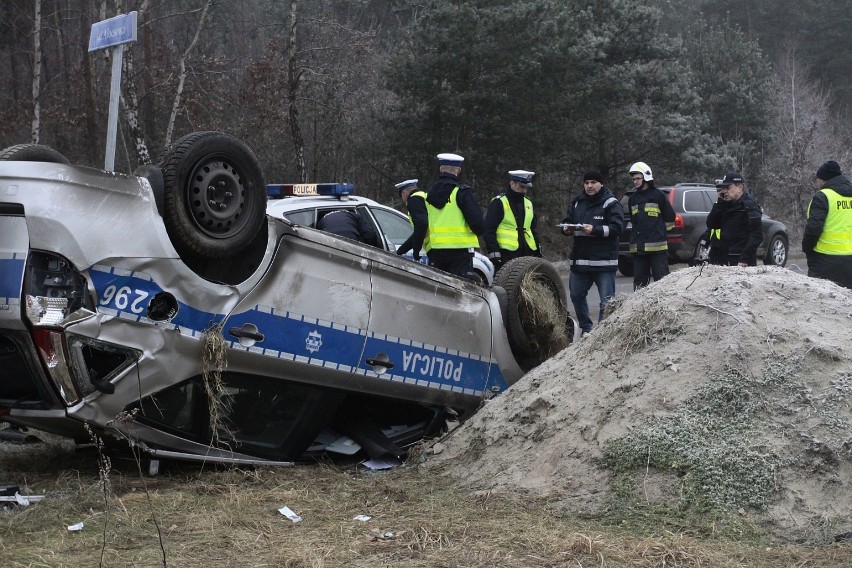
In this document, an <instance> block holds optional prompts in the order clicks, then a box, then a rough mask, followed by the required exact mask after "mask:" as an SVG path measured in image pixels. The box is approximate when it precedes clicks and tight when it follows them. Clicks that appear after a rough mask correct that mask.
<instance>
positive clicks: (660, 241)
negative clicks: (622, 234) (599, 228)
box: [627, 162, 675, 290]
mask: <svg viewBox="0 0 852 568" xmlns="http://www.w3.org/2000/svg"><path fill="white" fill-rule="evenodd" d="M629 171H630V177H631V179H632V180H633V190H634V191H633V193H631V194H630V197H629V198H628V201H627V203H628V211H627V213H628V215H629V219H630V223H631V225H632V228H631V230H630V254H631V256H632V257H633V289H634V290H638V289H639V288H642V287H644V286H647V285H648V283H649V282H650V281H651V275H652V274H653V275H654V282H656V281H657V280H659V279H660V278H662V277H663V276H665V275H666V274H668V273H669V252H668V251H669V243H668V232H669V231H671V230H672V228H673V227H674V220H675V212H674V209H672V206H671V203H669V200H668V199H666V196H665V194H664V193H663V192H662V191H660V190H659V189H657V188H656V187H655V186H654V175H653V173H652V172H651V168H650V167H649V166H648V164H646V163H645V162H636V163H635V164H633V165H632V166H630V170H629Z"/></svg>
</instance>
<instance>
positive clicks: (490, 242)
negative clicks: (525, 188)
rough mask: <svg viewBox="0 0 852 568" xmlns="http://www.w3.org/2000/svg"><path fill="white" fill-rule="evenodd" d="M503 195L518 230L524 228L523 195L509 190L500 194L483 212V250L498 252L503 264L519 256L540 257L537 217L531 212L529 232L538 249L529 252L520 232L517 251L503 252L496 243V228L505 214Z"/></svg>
mask: <svg viewBox="0 0 852 568" xmlns="http://www.w3.org/2000/svg"><path fill="white" fill-rule="evenodd" d="M504 195H505V196H506V198H507V199H508V201H509V208H510V209H511V210H512V213H513V214H514V215H515V223H516V224H517V226H518V227H520V228H522V227H523V226H524V221H525V220H526V219H525V218H524V217H525V213H526V210H525V208H524V198H525V197H526V196H525V195H524V194H523V193H520V192H517V191H512V190H511V189H509V190H508V191H506V192H505V193H501V194H500V195H498V196H496V197H495V198H494V199H492V200H491V203H489V204H488V210H487V211H486V212H485V232H484V233H483V235H482V236H483V239H484V240H485V248H487V249H488V252H489V253H494V252H499V253H500V255H501V256H500V258H501V260H502V261H503V262H508V261H509V260H511V259H513V258H515V257H519V256H541V239H539V238H538V217H537V216H536V215H535V212H533V217H532V220H531V221H530V232H532V235H533V239H535V244H536V246H537V247H538V248H537V249H536V250H530V247H529V245H528V244H527V240H526V239H525V238H524V237H523V235H522V234H521V233H520V232H519V233H518V250H505V249H501V248H500V245H499V243H498V242H497V227H498V226H499V225H500V223H501V222H502V221H503V214H504V213H505V211H504V209H503V201H502V200H501V199H500V198H501V197H503V196H504Z"/></svg>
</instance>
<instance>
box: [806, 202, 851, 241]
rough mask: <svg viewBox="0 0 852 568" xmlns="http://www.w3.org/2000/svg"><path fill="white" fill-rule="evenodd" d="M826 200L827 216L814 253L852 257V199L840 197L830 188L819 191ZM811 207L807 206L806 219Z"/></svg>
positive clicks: (809, 214)
mask: <svg viewBox="0 0 852 568" xmlns="http://www.w3.org/2000/svg"><path fill="white" fill-rule="evenodd" d="M820 191H821V192H823V193H824V194H825V196H826V198H827V199H828V214H827V215H826V216H825V224H824V225H823V227H822V234H821V235H820V236H819V240H818V241H817V244H816V246H815V247H814V251H816V252H819V253H822V254H833V255H852V197H846V196H844V195H840V194H839V193H837V192H836V191H834V190H833V189H831V188H830V187H824V188H822V189H821V190H820ZM810 216H811V206H810V205H808V217H810Z"/></svg>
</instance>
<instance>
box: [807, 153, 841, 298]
mask: <svg viewBox="0 0 852 568" xmlns="http://www.w3.org/2000/svg"><path fill="white" fill-rule="evenodd" d="M816 183H817V189H818V191H817V192H816V194H815V195H814V196H813V198H811V202H810V203H809V204H808V223H807V225H805V233H804V235H803V236H802V251H803V252H804V253H805V256H807V258H808V276H812V277H814V278H825V279H827V280H831V281H832V282H835V283H837V284H840V285H841V286H845V287H846V288H850V289H852V183H850V181H849V178H848V177H846V176H845V175H843V171H842V170H841V169H840V164H838V163H837V162H835V161H834V160H829V161H827V162H826V163H824V164H823V165H822V166H820V168H819V169H818V170H817V173H816Z"/></svg>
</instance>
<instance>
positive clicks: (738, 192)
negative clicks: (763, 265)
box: [707, 172, 763, 266]
mask: <svg viewBox="0 0 852 568" xmlns="http://www.w3.org/2000/svg"><path fill="white" fill-rule="evenodd" d="M716 191H717V193H718V196H719V198H718V199H717V200H716V203H715V204H713V208H712V209H711V210H710V213H708V214H707V228H708V229H709V230H710V263H711V264H719V265H722V266H756V265H757V247H758V246H760V241H762V240H763V230H762V225H761V222H760V218H761V216H762V214H763V211H762V210H761V209H760V205H758V204H757V202H756V201H755V200H754V199H753V198H752V197H751V195H749V194H748V193H747V192H746V191H745V179H744V178H743V176H742V175H741V174H740V173H739V172H729V173H727V174H725V177H724V178H722V179H721V180H719V181H718V183H716Z"/></svg>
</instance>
